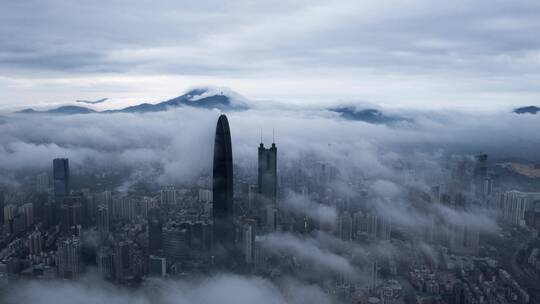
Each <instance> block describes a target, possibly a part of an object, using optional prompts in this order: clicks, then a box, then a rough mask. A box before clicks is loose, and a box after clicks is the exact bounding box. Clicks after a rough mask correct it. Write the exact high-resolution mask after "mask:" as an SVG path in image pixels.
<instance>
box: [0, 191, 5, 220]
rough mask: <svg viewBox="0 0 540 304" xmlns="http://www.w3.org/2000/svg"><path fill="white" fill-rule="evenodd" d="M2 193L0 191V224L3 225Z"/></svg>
mask: <svg viewBox="0 0 540 304" xmlns="http://www.w3.org/2000/svg"><path fill="white" fill-rule="evenodd" d="M4 203H5V201H4V191H2V189H0V223H1V224H4Z"/></svg>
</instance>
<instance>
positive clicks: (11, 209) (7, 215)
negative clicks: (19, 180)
mask: <svg viewBox="0 0 540 304" xmlns="http://www.w3.org/2000/svg"><path fill="white" fill-rule="evenodd" d="M16 211H17V207H16V206H15V205H13V204H8V205H6V206H4V224H8V223H9V222H10V221H11V220H12V219H13V218H14V217H15V212H16Z"/></svg>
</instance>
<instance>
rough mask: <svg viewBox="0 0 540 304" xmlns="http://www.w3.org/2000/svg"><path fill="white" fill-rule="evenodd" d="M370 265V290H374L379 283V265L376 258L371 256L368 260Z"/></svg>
mask: <svg viewBox="0 0 540 304" xmlns="http://www.w3.org/2000/svg"><path fill="white" fill-rule="evenodd" d="M368 266H369V290H370V291H371V292H373V291H374V290H375V288H377V285H378V284H379V265H378V263H377V260H376V258H373V257H371V258H370V261H369V262H368Z"/></svg>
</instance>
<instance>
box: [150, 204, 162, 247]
mask: <svg viewBox="0 0 540 304" xmlns="http://www.w3.org/2000/svg"><path fill="white" fill-rule="evenodd" d="M162 228H163V223H162V221H161V216H160V214H159V209H157V208H154V209H150V210H149V211H148V249H149V251H150V252H151V253H155V252H158V251H159V250H161V249H162V248H163V234H162Z"/></svg>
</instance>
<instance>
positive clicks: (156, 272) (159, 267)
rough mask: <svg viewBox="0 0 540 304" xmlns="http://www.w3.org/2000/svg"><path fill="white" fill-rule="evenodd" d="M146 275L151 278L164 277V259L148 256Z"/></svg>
mask: <svg viewBox="0 0 540 304" xmlns="http://www.w3.org/2000/svg"><path fill="white" fill-rule="evenodd" d="M148 274H150V275H151V276H165V275H166V274H167V263H166V259H165V258H162V257H159V256H155V255H150V256H149V257H148Z"/></svg>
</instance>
